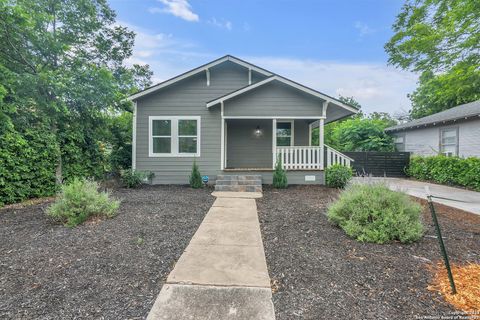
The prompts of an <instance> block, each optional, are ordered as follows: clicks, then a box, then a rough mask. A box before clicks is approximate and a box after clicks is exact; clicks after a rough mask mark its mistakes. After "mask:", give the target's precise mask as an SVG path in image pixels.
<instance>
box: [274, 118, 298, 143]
mask: <svg viewBox="0 0 480 320" xmlns="http://www.w3.org/2000/svg"><path fill="white" fill-rule="evenodd" d="M293 131H294V129H293V121H278V122H277V146H279V147H290V146H293Z"/></svg>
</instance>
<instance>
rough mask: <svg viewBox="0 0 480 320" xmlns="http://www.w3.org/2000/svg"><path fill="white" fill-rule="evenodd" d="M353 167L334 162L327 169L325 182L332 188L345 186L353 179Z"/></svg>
mask: <svg viewBox="0 0 480 320" xmlns="http://www.w3.org/2000/svg"><path fill="white" fill-rule="evenodd" d="M352 175H353V173H352V168H350V167H346V166H342V165H340V164H334V165H333V166H330V167H328V168H327V169H326V170H325V182H326V184H327V186H329V187H330V188H342V189H343V188H345V186H346V185H347V183H348V181H350V179H352Z"/></svg>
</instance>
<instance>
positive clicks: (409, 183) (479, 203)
mask: <svg viewBox="0 0 480 320" xmlns="http://www.w3.org/2000/svg"><path fill="white" fill-rule="evenodd" d="M354 182H355V183H375V182H383V183H385V184H387V185H388V186H389V188H390V189H392V190H395V191H403V192H405V193H407V194H409V195H411V196H415V197H418V198H422V199H426V198H427V196H426V194H425V186H428V187H429V188H430V193H431V194H432V195H433V196H438V197H444V198H450V199H457V200H460V201H451V200H444V199H436V198H433V201H434V202H438V203H441V204H444V205H447V206H450V207H453V208H457V209H461V210H464V211H468V212H471V213H474V214H479V215H480V192H475V191H470V190H465V189H460V188H454V187H449V186H443V185H439V184H434V183H428V182H422V181H416V180H410V179H400V178H377V177H375V178H370V177H366V178H354ZM461 201H463V202H461Z"/></svg>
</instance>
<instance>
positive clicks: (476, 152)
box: [458, 119, 480, 157]
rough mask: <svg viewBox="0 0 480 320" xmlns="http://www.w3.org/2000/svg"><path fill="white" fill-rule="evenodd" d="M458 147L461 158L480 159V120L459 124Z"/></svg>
mask: <svg viewBox="0 0 480 320" xmlns="http://www.w3.org/2000/svg"><path fill="white" fill-rule="evenodd" d="M458 131H459V133H458V140H459V141H458V145H459V148H458V149H459V150H458V152H459V155H460V156H461V157H480V119H476V120H472V121H465V122H462V123H460V124H459V130H458Z"/></svg>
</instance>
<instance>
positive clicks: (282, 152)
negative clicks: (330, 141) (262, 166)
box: [275, 145, 354, 170]
mask: <svg viewBox="0 0 480 320" xmlns="http://www.w3.org/2000/svg"><path fill="white" fill-rule="evenodd" d="M325 151H326V159H325V160H326V162H325V164H326V166H325V167H329V166H331V165H334V164H341V165H344V166H350V165H351V163H352V162H353V161H354V160H353V159H352V158H350V157H347V156H346V155H344V154H343V153H340V152H339V151H337V150H335V149H333V148H331V147H329V146H327V145H325ZM275 159H276V161H278V160H281V161H282V164H283V168H284V169H285V170H302V169H304V170H308V169H314V170H321V169H323V165H322V160H323V159H322V157H321V148H320V147H318V146H314V147H307V146H293V147H277V148H276V154H275Z"/></svg>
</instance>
